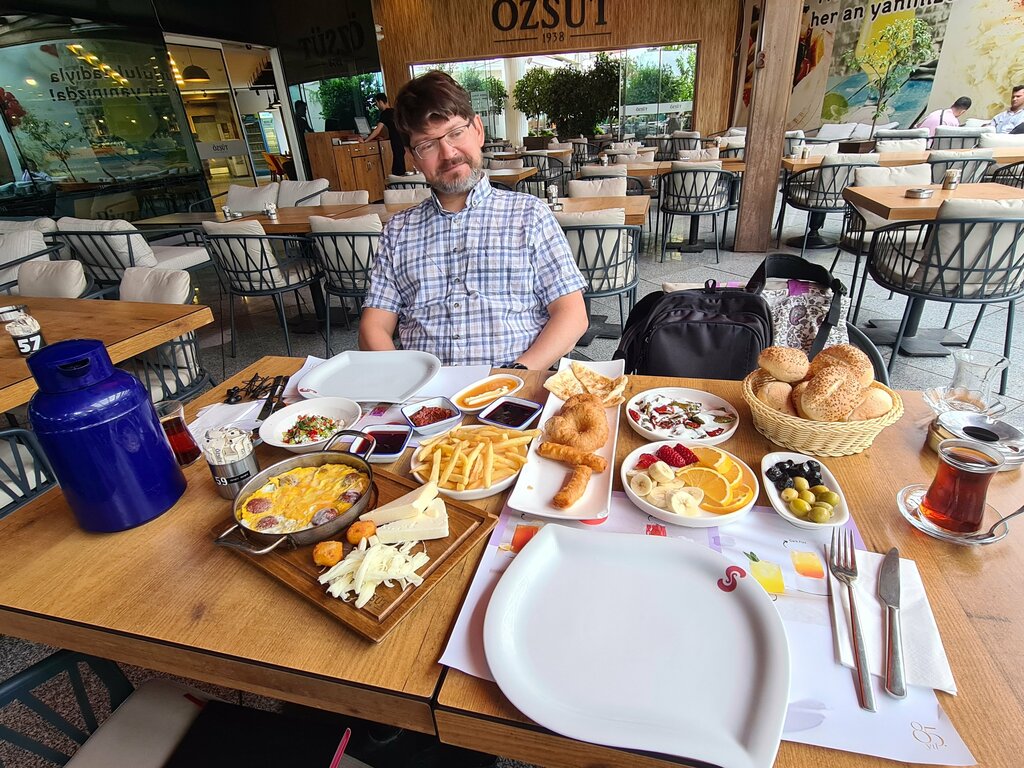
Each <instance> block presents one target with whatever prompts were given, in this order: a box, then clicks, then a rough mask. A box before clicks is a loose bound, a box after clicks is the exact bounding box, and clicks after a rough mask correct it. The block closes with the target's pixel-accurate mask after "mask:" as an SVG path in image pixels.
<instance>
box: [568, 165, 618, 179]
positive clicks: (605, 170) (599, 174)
mask: <svg viewBox="0 0 1024 768" xmlns="http://www.w3.org/2000/svg"><path fill="white" fill-rule="evenodd" d="M628 175H629V168H627V167H626V166H624V165H587V166H584V167H583V168H580V173H579V176H580V178H581V179H594V178H598V179H606V178H608V177H609V176H628Z"/></svg>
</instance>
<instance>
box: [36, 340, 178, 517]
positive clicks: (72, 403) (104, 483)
mask: <svg viewBox="0 0 1024 768" xmlns="http://www.w3.org/2000/svg"><path fill="white" fill-rule="evenodd" d="M28 367H29V370H30V371H31V372H32V376H33V378H35V380H36V385H37V386H38V387H39V391H38V392H36V394H35V395H33V397H32V400H31V401H30V402H29V407H28V417H29V421H30V422H31V423H32V428H33V430H35V433H36V436H37V437H38V438H39V442H40V443H41V444H42V446H43V450H44V451H45V452H46V456H47V458H48V459H49V460H50V463H51V464H52V465H53V471H54V473H55V474H56V476H57V480H58V481H59V482H60V487H61V490H62V491H63V493H64V497H65V498H66V499H67V502H68V505H69V506H70V507H71V510H72V512H74V514H75V517H76V519H77V520H78V524H79V525H80V526H81V527H82V528H83V529H85V530H87V531H96V532H108V531H122V530H125V529H127V528H134V527H135V526H137V525H141V524H142V523H145V522H148V521H150V520H152V519H153V518H155V517H159V516H160V515H161V514H163V513H164V512H166V511H167V510H168V509H170V508H171V507H172V506H174V503H175V502H176V501H177V500H178V499H179V498H180V497H181V494H182V493H184V492H185V485H186V483H185V476H184V475H183V474H182V471H181V468H180V467H179V466H178V462H177V461H176V460H175V458H174V453H173V452H172V451H171V446H170V443H168V442H167V437H166V436H165V435H164V431H163V428H161V426H160V419H159V418H158V417H157V415H156V411H155V410H154V408H153V404H152V403H151V402H150V400H149V391H148V390H147V389H146V387H144V386H143V385H142V383H141V382H140V381H139V380H138V379H136V378H135V377H134V376H131V375H130V374H127V373H125V372H124V371H121V370H118V369H117V368H115V367H114V365H113V363H111V361H110V356H109V355H108V354H107V350H106V349H105V348H104V346H103V342H100V341H96V340H93V339H75V340H71V341H60V342H57V343H56V344H52V345H50V346H48V347H44V348H43V349H41V350H40V351H38V352H36V353H35V354H33V355H32V356H31V357H29V358H28Z"/></svg>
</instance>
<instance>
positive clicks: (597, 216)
mask: <svg viewBox="0 0 1024 768" xmlns="http://www.w3.org/2000/svg"><path fill="white" fill-rule="evenodd" d="M555 220H556V221H557V222H558V223H559V225H560V226H562V227H599V226H615V225H618V226H622V225H624V224H625V223H626V211H625V209H624V208H611V209H606V210H602V211H580V212H579V213H555ZM602 234H603V238H602V237H601V236H600V235H598V234H597V233H596V232H593V231H582V232H581V231H577V230H569V231H568V232H566V233H565V237H566V239H567V240H568V241H569V248H570V249H571V250H572V252H573V254H574V255H575V256H576V263H577V266H579V268H580V271H581V272H582V273H583V275H584V277H585V278H587V281H588V283H589V287H588V290H587V292H589V293H597V292H600V291H609V290H614V289H616V288H622V287H624V286H626V285H628V284H629V283H631V282H632V281H633V279H634V278H635V276H636V264H635V263H633V261H632V260H630V261H629V262H622V263H620V261H619V260H620V258H622V254H624V253H630V252H631V251H630V250H629V248H628V243H624V242H622V241H621V240H618V242H616V240H614V239H611V238H621V237H622V235H623V234H624V232H623V230H619V231H618V232H614V231H606V232H604V233H602ZM581 238H582V241H581ZM599 245H603V248H602V250H603V251H604V253H603V256H602V255H601V254H599V253H598V246H599ZM614 245H618V247H617V248H612V246H614ZM624 246H626V247H624ZM599 256H601V258H602V260H599Z"/></svg>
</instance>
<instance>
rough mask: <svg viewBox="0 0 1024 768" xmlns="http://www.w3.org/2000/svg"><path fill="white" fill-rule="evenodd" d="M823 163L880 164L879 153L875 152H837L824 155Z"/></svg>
mask: <svg viewBox="0 0 1024 768" xmlns="http://www.w3.org/2000/svg"><path fill="white" fill-rule="evenodd" d="M821 164H822V165H878V155H877V154H875V153H873V152H837V153H835V154H830V155H824V156H823V157H822V158H821Z"/></svg>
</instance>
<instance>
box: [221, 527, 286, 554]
mask: <svg viewBox="0 0 1024 768" xmlns="http://www.w3.org/2000/svg"><path fill="white" fill-rule="evenodd" d="M241 528H242V526H241V525H240V524H239V523H235V524H234V525H232V526H231V527H230V528H228V529H227V530H226V531H224V533H222V534H221V535H220V536H218V537H217V538H216V539H214V540H213V543H214V544H216V545H218V546H221V547H230V548H231V549H240V550H241V551H242V552H245V553H247V554H250V555H265V554H267V553H268V552H272V551H273V550H275V549H276V548H277V547H278V546H280V545H281V543H282V542H284V541H287V540H288V537H287V536H281V537H280V538H278V540H277V541H275V542H274V543H273V544H271V545H270V546H269V547H263V548H262V549H256V548H255V547H253V546H252V545H251V544H249V542H248V541H247V540H246V539H245V538H243V539H242V540H241V541H235V540H232V539H229V538H227V537H228V536H230V535H231V534H232V533H234V531H235V530H236V529H237V530H241Z"/></svg>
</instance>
